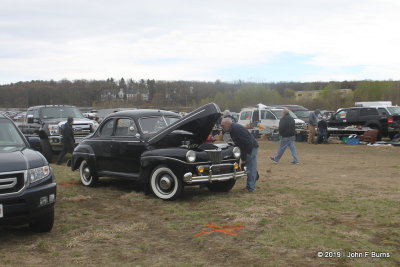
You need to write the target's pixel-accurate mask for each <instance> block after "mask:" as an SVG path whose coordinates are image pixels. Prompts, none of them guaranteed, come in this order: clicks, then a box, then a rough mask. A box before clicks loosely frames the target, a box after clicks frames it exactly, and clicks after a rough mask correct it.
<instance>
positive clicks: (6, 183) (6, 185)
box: [0, 177, 17, 189]
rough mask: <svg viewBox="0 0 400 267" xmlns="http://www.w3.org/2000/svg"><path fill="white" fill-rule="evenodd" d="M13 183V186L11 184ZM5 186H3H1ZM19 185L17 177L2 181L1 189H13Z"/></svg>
mask: <svg viewBox="0 0 400 267" xmlns="http://www.w3.org/2000/svg"><path fill="white" fill-rule="evenodd" d="M10 182H11V184H10ZM1 184H3V185H1ZM16 184H17V177H12V178H6V179H0V189H9V188H13V187H14V186H15V185H16Z"/></svg>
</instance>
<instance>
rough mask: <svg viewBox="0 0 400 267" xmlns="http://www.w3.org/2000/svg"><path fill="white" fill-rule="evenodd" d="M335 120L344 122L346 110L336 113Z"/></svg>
mask: <svg viewBox="0 0 400 267" xmlns="http://www.w3.org/2000/svg"><path fill="white" fill-rule="evenodd" d="M335 117H336V119H337V120H345V119H346V118H347V110H341V111H339V112H338V113H336V116H335Z"/></svg>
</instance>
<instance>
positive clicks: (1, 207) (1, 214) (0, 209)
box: [0, 204, 3, 218]
mask: <svg viewBox="0 0 400 267" xmlns="http://www.w3.org/2000/svg"><path fill="white" fill-rule="evenodd" d="M0 218H3V204H0Z"/></svg>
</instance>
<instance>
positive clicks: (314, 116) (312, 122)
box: [308, 109, 321, 144]
mask: <svg viewBox="0 0 400 267" xmlns="http://www.w3.org/2000/svg"><path fill="white" fill-rule="evenodd" d="M320 113H321V112H320V111H319V109H316V110H314V112H311V113H310V116H309V117H308V118H309V122H308V143H309V144H313V143H314V142H315V141H314V139H315V127H316V126H317V123H318V115H319V114H320Z"/></svg>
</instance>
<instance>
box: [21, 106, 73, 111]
mask: <svg viewBox="0 0 400 267" xmlns="http://www.w3.org/2000/svg"><path fill="white" fill-rule="evenodd" d="M54 107H72V108H75V106H71V105H41V106H32V107H29V108H28V110H30V109H37V108H54Z"/></svg>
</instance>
